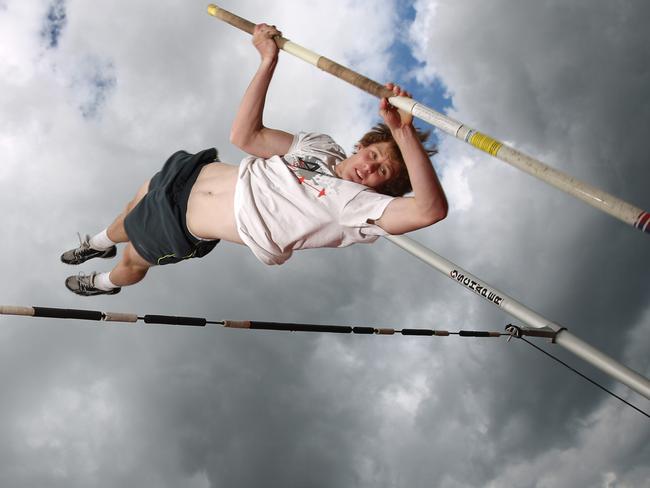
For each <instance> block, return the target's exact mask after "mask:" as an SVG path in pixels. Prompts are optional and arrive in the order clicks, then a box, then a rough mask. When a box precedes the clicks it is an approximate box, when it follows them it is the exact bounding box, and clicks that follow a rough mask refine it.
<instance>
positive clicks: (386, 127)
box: [61, 24, 447, 296]
mask: <svg viewBox="0 0 650 488" xmlns="http://www.w3.org/2000/svg"><path fill="white" fill-rule="evenodd" d="M278 35H281V33H280V32H279V31H278V30H277V29H276V28H275V26H269V25H267V24H259V25H257V26H256V28H255V32H254V34H253V44H254V46H255V47H256V49H257V50H258V52H259V53H260V56H261V62H260V66H259V68H258V71H257V72H256V74H255V76H254V77H253V80H252V81H251V83H250V85H249V87H248V89H247V90H246V93H245V94H244V97H243V99H242V102H241V105H240V107H239V110H238V112H237V115H236V117H235V121H234V123H233V126H232V131H231V134H230V140H231V142H232V143H233V144H235V145H237V146H238V147H239V148H241V149H242V150H243V151H245V152H246V153H248V154H250V155H251V156H249V157H248V158H245V159H244V160H243V161H242V162H241V164H240V166H239V168H238V167H236V166H232V165H228V164H224V163H221V162H220V161H219V160H218V157H217V152H216V150H215V149H208V150H205V151H201V152H200V153H198V154H194V155H192V154H188V153H186V152H184V151H179V152H177V153H175V154H173V155H172V156H171V157H170V158H169V159H168V160H167V162H166V163H165V166H164V167H163V169H162V170H161V171H160V172H159V173H157V174H156V175H155V176H154V177H153V178H152V179H151V180H150V181H148V182H145V183H144V184H143V185H142V186H141V187H140V189H139V190H138V192H137V194H136V196H135V198H134V199H133V200H132V201H131V202H129V204H128V205H127V206H126V209H125V210H124V211H123V213H122V214H121V215H119V216H118V217H117V219H116V220H115V221H114V222H113V223H112V224H111V225H110V226H109V227H108V228H107V229H106V230H104V231H102V232H100V233H99V234H97V235H96V236H94V237H92V238H89V237H88V236H87V237H86V240H85V241H83V242H82V243H81V245H80V246H79V247H78V248H76V249H72V250H70V251H67V252H65V253H64V254H63V255H62V256H61V260H62V261H63V262H65V263H68V264H81V263H83V262H85V261H87V260H88V259H91V258H95V257H102V258H110V257H113V256H115V254H116V247H115V244H117V243H120V242H125V243H127V245H126V247H125V249H124V253H123V256H122V260H121V261H120V262H119V264H118V265H117V266H116V267H115V268H114V269H113V270H112V271H111V272H110V273H92V274H90V275H84V274H79V275H77V276H70V277H69V278H68V279H67V280H66V286H67V287H68V289H70V290H71V291H72V292H74V293H76V294H78V295H82V296H93V295H113V294H116V293H118V292H119V291H120V290H121V287H122V286H127V285H132V284H134V283H137V282H139V281H140V280H142V279H143V278H144V276H145V275H146V273H147V271H148V270H149V268H150V267H151V266H154V265H163V264H170V263H175V262H179V261H181V260H184V259H188V258H193V257H202V256H204V255H205V254H207V253H208V252H210V251H211V250H212V249H213V248H214V247H215V246H216V244H217V243H218V242H219V240H221V239H225V240H227V241H231V242H237V243H240V244H246V245H247V246H248V247H249V248H250V249H251V251H252V252H253V253H254V254H255V256H256V257H257V258H258V259H260V260H261V261H262V262H264V263H266V264H282V263H283V262H284V261H286V260H287V259H288V258H289V257H290V256H291V254H292V252H293V251H294V250H295V249H304V248H314V247H342V246H347V245H350V244H352V243H355V242H374V241H375V240H376V239H377V238H378V236H379V235H382V234H385V233H389V234H402V233H405V232H410V231H413V230H416V229H419V228H422V227H426V226H428V225H431V224H433V223H435V222H437V221H439V220H441V219H443V218H445V216H446V215H447V201H446V198H445V195H444V192H443V190H442V187H441V185H440V182H439V181H438V178H437V176H436V173H435V171H434V169H433V167H432V165H431V162H430V161H429V157H428V153H427V151H426V150H425V149H424V147H423V146H422V142H421V140H426V135H422V134H420V133H418V132H417V131H416V130H415V129H414V127H413V125H412V117H411V116H410V115H409V114H405V113H400V112H398V111H397V109H395V108H394V107H392V106H391V105H390V104H389V103H388V101H387V100H386V99H383V100H382V101H381V102H380V114H381V116H382V117H383V119H384V124H381V125H379V126H377V127H375V128H374V129H373V130H372V131H370V132H369V133H368V134H366V135H365V136H364V137H363V138H362V139H361V141H360V142H359V144H358V145H357V152H356V153H355V154H353V155H352V156H350V157H346V155H345V153H344V152H343V150H342V149H341V147H340V146H338V145H337V144H336V143H335V142H334V141H333V140H332V139H331V138H330V137H329V136H326V135H323V134H306V133H299V134H298V135H296V136H293V135H291V134H289V133H286V132H283V131H280V130H275V129H269V128H267V127H265V126H264V125H263V123H262V119H263V110H264V102H265V99H266V93H267V91H268V87H269V84H270V82H271V78H272V76H273V72H274V70H275V66H276V64H277V61H278V47H277V45H276V43H275V41H274V40H273V37H274V36H278ZM386 86H387V88H389V89H390V90H392V91H393V93H395V95H405V96H408V93H406V92H404V91H403V90H402V89H401V88H400V87H398V86H395V85H393V84H387V85H386ZM430 152H431V153H433V151H430ZM409 180H410V182H409ZM411 185H412V188H411ZM411 189H412V190H413V192H414V196H413V197H407V198H405V197H403V196H402V195H404V194H405V193H407V192H409V191H411ZM374 190H376V191H374Z"/></svg>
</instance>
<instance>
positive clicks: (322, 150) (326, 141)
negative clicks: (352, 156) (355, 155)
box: [287, 132, 347, 161]
mask: <svg viewBox="0 0 650 488" xmlns="http://www.w3.org/2000/svg"><path fill="white" fill-rule="evenodd" d="M287 155H296V156H306V155H321V156H329V157H332V158H334V159H336V160H339V161H340V160H343V159H345V158H347V155H346V154H345V151H344V150H343V148H342V147H341V146H339V145H338V144H337V143H336V141H335V140H334V139H332V138H331V137H330V136H328V135H327V134H320V133H318V132H299V133H298V134H295V135H294V136H293V142H292V143H291V146H290V147H289V151H288V152H287Z"/></svg>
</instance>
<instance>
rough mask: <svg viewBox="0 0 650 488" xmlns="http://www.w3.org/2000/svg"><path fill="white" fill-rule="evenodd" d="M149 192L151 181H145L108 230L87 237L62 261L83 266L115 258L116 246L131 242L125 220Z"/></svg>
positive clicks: (62, 256)
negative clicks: (125, 227) (91, 261)
mask: <svg viewBox="0 0 650 488" xmlns="http://www.w3.org/2000/svg"><path fill="white" fill-rule="evenodd" d="M148 191H149V181H145V182H144V184H143V185H142V186H141V187H140V188H139V189H138V192H137V193H136V195H135V197H133V199H132V200H131V201H130V202H129V203H128V204H127V205H126V208H125V209H124V211H123V212H122V213H121V214H120V215H118V216H117V218H116V219H115V220H114V221H113V223H112V224H111V225H110V226H109V227H108V228H107V229H104V230H103V231H101V232H100V233H99V234H96V235H95V236H93V237H90V236H86V239H85V240H82V241H81V243H80V245H79V247H77V248H75V249H70V250H69V251H66V252H65V253H63V254H62V255H61V261H63V262H64V263H66V264H81V263H84V262H86V261H88V260H89V259H92V258H98V257H101V258H112V257H115V255H116V248H115V244H117V243H120V242H128V240H129V238H128V236H127V235H126V231H125V230H124V218H125V217H126V216H127V214H128V213H129V212H130V211H131V210H133V208H134V207H135V206H136V205H137V204H138V203H139V202H140V200H142V198H143V197H144V196H145V195H146V194H147V192H148ZM80 239H81V238H80Z"/></svg>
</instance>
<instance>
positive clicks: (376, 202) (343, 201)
mask: <svg viewBox="0 0 650 488" xmlns="http://www.w3.org/2000/svg"><path fill="white" fill-rule="evenodd" d="M346 157H347V156H346V154H345V152H344V151H343V149H342V148H341V147H340V146H339V145H338V144H336V142H334V140H332V138H331V137H329V136H327V135H325V134H313V133H304V132H301V133H299V134H297V135H295V136H294V138H293V143H292V144H291V147H290V148H289V151H288V153H287V154H285V155H284V156H273V157H271V158H269V159H262V158H257V157H254V156H249V157H247V158H245V159H244V160H243V161H242V162H241V164H240V167H239V177H238V181H237V186H236V188H235V219H236V221H237V230H238V231H239V235H240V237H241V239H242V240H243V241H244V243H245V244H246V245H247V246H248V247H249V248H250V249H251V251H253V253H254V254H255V256H257V258H258V259H259V260H260V261H262V262H263V263H266V264H282V263H284V262H285V261H286V260H287V259H289V257H290V256H291V254H292V253H293V251H294V250H295V249H308V248H315V247H343V246H349V245H350V244H354V243H357V242H368V243H370V242H374V241H375V240H377V238H378V237H379V236H380V235H384V234H386V232H385V231H384V230H383V229H381V228H380V227H378V226H376V225H373V224H369V223H368V222H367V221H368V220H369V219H370V220H376V219H378V218H379V217H381V215H382V214H383V213H384V210H385V209H386V206H387V205H388V204H389V203H390V201H391V200H392V199H393V198H394V197H391V196H388V195H382V194H379V193H377V192H375V191H374V190H372V189H370V188H368V187H366V186H363V185H360V184H358V183H354V182H352V181H347V180H343V179H341V178H339V177H337V176H336V173H335V172H334V168H335V166H336V165H337V164H338V163H340V162H341V161H343V160H344V159H345V158H346Z"/></svg>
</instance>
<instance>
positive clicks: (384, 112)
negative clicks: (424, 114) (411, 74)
mask: <svg viewBox="0 0 650 488" xmlns="http://www.w3.org/2000/svg"><path fill="white" fill-rule="evenodd" d="M385 86H386V88H388V89H389V90H392V92H393V93H394V94H395V96H398V97H408V98H411V94H410V93H409V92H407V91H405V90H402V88H401V87H400V86H399V85H396V84H394V83H386V85H385ZM379 114H380V115H381V116H382V118H383V119H384V122H385V123H386V125H387V126H388V128H389V129H390V130H391V131H392V130H396V129H401V128H403V127H405V126H408V125H412V123H413V115H411V114H410V113H408V112H404V111H403V110H399V109H398V108H396V107H393V106H392V105H391V104H390V102H389V101H388V99H387V98H382V99H381V101H380V102H379Z"/></svg>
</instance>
